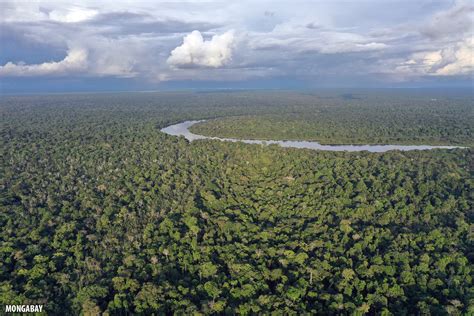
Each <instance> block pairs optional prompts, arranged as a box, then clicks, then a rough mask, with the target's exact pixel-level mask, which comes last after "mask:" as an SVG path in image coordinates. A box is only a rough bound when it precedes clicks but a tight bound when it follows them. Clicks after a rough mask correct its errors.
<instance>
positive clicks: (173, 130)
mask: <svg viewBox="0 0 474 316" xmlns="http://www.w3.org/2000/svg"><path fill="white" fill-rule="evenodd" d="M203 121H204V120H201V121H185V122H182V123H178V124H174V125H170V126H168V127H165V128H163V129H161V131H162V132H164V133H166V134H169V135H173V136H184V137H185V138H186V139H187V140H189V141H193V140H197V139H216V140H221V141H229V142H243V143H246V144H266V145H270V144H278V145H280V146H281V147H293V148H307V149H316V150H326V151H370V152H374V153H380V152H386V151H389V150H403V151H407V150H429V149H453V148H466V147H459V146H429V145H321V144H320V143H318V142H312V141H291V140H252V139H235V138H221V137H210V136H203V135H197V134H193V133H191V132H190V131H189V128H190V127H191V126H192V125H194V124H196V123H199V122H203Z"/></svg>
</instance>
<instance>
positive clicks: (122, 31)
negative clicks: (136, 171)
mask: <svg viewBox="0 0 474 316" xmlns="http://www.w3.org/2000/svg"><path fill="white" fill-rule="evenodd" d="M473 17H474V4H473V2H471V1H466V0H457V1H451V0H449V1H444V0H436V1H432V0H417V1H412V0H397V1H391V0H357V1H356V0H344V1H340V0H333V1H330V0H326V1H255V0H254V1H245V0H243V1H227V0H226V1H219V2H209V1H198V0H196V1H191V0H190V1H166V2H164V1H145V2H142V1H132V0H129V1H123V0H114V1H92V0H81V1H75V0H72V1H4V0H0V93H23V92H25V93H28V92H64V91H71V92H74V91H121V90H123V91H128V90H173V89H222V88H224V89H232V88H235V89H278V88H281V89H317V88H326V87H330V88H337V87H340V88H345V87H385V88H387V87H473V82H474V57H473V55H474V37H473V36H474V27H473V23H474V22H473V21H474V19H473Z"/></svg>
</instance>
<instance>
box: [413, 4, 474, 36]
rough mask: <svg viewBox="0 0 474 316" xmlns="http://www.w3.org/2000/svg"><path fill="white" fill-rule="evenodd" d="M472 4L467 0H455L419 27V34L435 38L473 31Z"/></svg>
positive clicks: (473, 7) (473, 10) (473, 8)
mask: <svg viewBox="0 0 474 316" xmlns="http://www.w3.org/2000/svg"><path fill="white" fill-rule="evenodd" d="M473 12H474V5H473V4H472V3H470V2H468V1H457V2H456V3H455V4H454V6H453V7H452V8H450V9H448V10H445V11H442V12H439V13H437V14H435V15H434V16H433V17H432V18H431V21H430V22H429V23H428V24H427V25H426V26H424V27H423V28H422V29H421V34H423V35H426V36H427V37H429V38H431V39H433V40H435V39H440V38H447V37H452V36H460V35H461V36H462V35H463V34H465V33H467V32H470V33H471V34H472V32H473Z"/></svg>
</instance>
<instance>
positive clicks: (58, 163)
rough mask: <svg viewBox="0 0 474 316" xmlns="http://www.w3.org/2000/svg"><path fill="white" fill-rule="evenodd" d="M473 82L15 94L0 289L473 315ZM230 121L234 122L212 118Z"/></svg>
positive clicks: (295, 311) (215, 307)
mask: <svg viewBox="0 0 474 316" xmlns="http://www.w3.org/2000/svg"><path fill="white" fill-rule="evenodd" d="M190 119H210V120H209V121H208V122H206V123H204V124H201V125H196V126H195V127H193V129H195V130H196V131H199V132H200V133H204V134H208V135H218V136H232V137H234V136H238V137H245V138H271V139H312V140H318V141H321V142H324V143H402V144H411V143H413V144H419V143H423V144H450V145H451V144H454V145H459V144H462V145H472V144H473V143H474V140H473V131H472V126H474V117H473V101H472V97H471V96H453V97H450V98H446V97H440V96H435V97H433V96H431V95H427V94H419V93H408V92H399V93H395V92H391V93H388V92H377V93H375V92H373V93H357V94H345V93H342V92H341V93H340V92H336V91H332V92H324V93H323V92H320V93H318V92H314V93H296V92H238V93H191V92H190V93H171V92H170V93H121V94H95V95H92V94H77V95H56V96H21V97H1V98H0V135H1V137H0V227H1V230H0V305H1V306H3V305H4V304H27V303H34V304H44V306H45V307H44V309H45V310H46V313H47V314H48V315H80V314H82V315H96V314H100V313H104V314H106V315H107V314H108V315H129V314H137V315H151V314H155V315H164V314H176V315H254V314H275V315H305V314H315V315H341V314H343V315H349V314H351V315H364V314H367V315H463V314H464V315H472V314H473V313H474V280H473V277H474V203H473V202H474V177H473V175H474V168H473V167H474V155H473V150H472V149H453V150H431V151H410V152H399V151H390V152H386V153H368V152H353V153H345V152H322V151H315V150H304V149H292V148H280V147H278V146H275V145H271V146H262V145H248V144H243V143H229V142H220V141H217V140H200V141H194V142H191V143H190V142H188V141H187V140H186V139H184V138H183V137H174V136H170V135H166V134H164V133H162V132H160V128H162V127H165V126H167V125H170V124H174V123H177V122H180V121H184V120H190ZM213 119H216V120H213Z"/></svg>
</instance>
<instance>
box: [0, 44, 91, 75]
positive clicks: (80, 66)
mask: <svg viewBox="0 0 474 316" xmlns="http://www.w3.org/2000/svg"><path fill="white" fill-rule="evenodd" d="M86 68H87V51H86V50H84V49H70V50H69V51H68V53H67V56H66V57H65V58H64V59H63V60H61V61H57V62H55V61H52V62H46V63H42V64H31V65H28V64H25V63H22V62H20V63H17V64H15V63H12V62H8V63H6V64H5V65H4V66H0V76H9V77H35V76H51V75H53V76H61V75H67V74H70V73H77V72H82V71H85V70H86Z"/></svg>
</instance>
